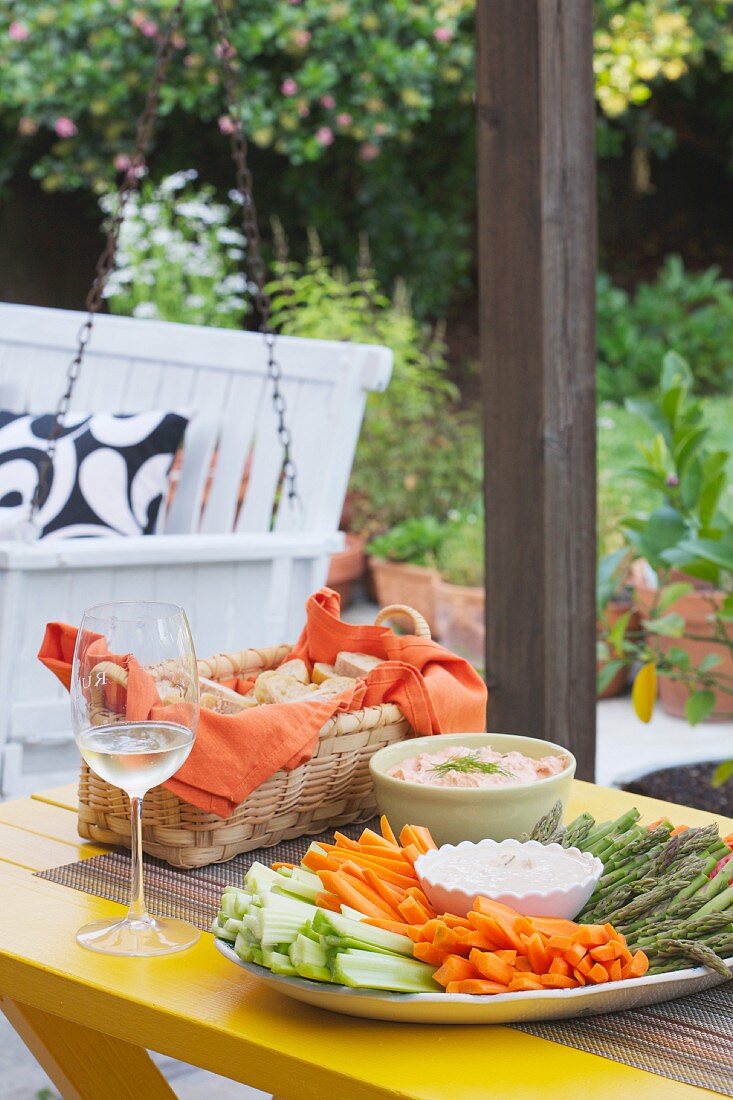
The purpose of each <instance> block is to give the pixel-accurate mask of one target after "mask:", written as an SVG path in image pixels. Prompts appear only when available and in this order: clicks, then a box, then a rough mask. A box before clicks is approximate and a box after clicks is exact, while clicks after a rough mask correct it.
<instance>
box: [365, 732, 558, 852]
mask: <svg viewBox="0 0 733 1100" xmlns="http://www.w3.org/2000/svg"><path fill="white" fill-rule="evenodd" d="M454 745H455V746H456V747H458V746H459V745H460V746H465V747H468V748H477V749H478V748H485V747H486V746H490V747H491V748H492V749H495V750H496V751H497V752H521V753H524V755H525V756H531V757H533V758H534V759H538V758H539V757H541V756H550V755H554V754H556V753H562V754H564V755H565V756H567V758H568V766H567V768H565V770H564V771H562V772H560V773H559V774H558V775H552V776H550V777H549V778H548V779H539V780H538V781H537V782H536V783H530V784H527V785H526V786H522V787H503V788H501V787H497V788H491V787H489V788H483V789H482V788H476V787H472V788H464V787H428V786H426V785H425V784H423V783H411V782H410V781H409V780H406V779H393V778H392V777H391V776H389V775H388V774H387V772H389V771H390V770H391V769H392V768H393V767H394V766H395V764H399V763H400V762H401V761H402V760H406V759H407V758H408V757H410V756H417V755H418V754H419V753H421V752H431V753H433V752H439V751H440V750H441V749H445V748H450V747H451V746H454ZM369 768H370V771H371V774H372V779H373V781H374V789H375V792H376V798H377V805H378V807H379V812H380V813H383V814H386V815H387V818H388V820H389V823H390V825H391V826H392V828H393V829H394V831H395V832H396V833H398V832H399V831H400V829H402V827H403V826H404V825H427V827H428V828H429V829H430V832H431V833H432V835H433V838H434V840H435V842H436V844H459V843H460V841H462V840H473V841H478V840H485V839H487V838H488V839H490V840H507V839H508V838H509V837H518V836H519V835H520V834H521V833H528V832H530V831H531V829H532V827H533V826H534V824H535V823H536V822H537V821H538V820H539V819H540V818H541V817H542V815H543V814H546V813H547V811H548V810H549V809H551V807H552V806H553V804H554V803H555V802H557V800H558V799H559V800H560V801H561V802H562V805H563V811H565V809H566V808H567V803H568V799H569V798H570V790H571V787H572V782H573V776H574V775H575V757H574V756H573V755H572V753H570V752H568V750H567V749H565V748H563V747H562V746H561V745H554V744H553V743H552V742H551V741H540V740H538V739H537V738H535V737H518V736H515V735H514V734H508V733H446V734H440V735H438V736H435V737H415V738H412V739H410V740H408V741H400V742H399V744H396V745H388V746H387V747H386V748H384V749H380V750H379V752H376V753H375V754H374V756H373V757H372V759H371V761H370V763H369Z"/></svg>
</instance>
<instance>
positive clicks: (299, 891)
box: [272, 878, 323, 905]
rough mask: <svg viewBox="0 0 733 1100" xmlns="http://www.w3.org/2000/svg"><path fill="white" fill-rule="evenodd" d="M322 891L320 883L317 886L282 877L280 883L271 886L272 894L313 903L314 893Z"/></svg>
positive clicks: (314, 899)
mask: <svg viewBox="0 0 733 1100" xmlns="http://www.w3.org/2000/svg"><path fill="white" fill-rule="evenodd" d="M322 891H323V887H322V886H321V884H320V883H319V884H318V888H316V887H315V886H310V885H309V884H308V883H307V882H299V881H298V880H297V879H292V878H289V879H283V881H282V883H276V884H275V885H274V886H273V888H272V892H273V894H282V895H283V896H284V897H294V898H299V899H300V900H301V901H309V902H311V904H313V905H315V902H316V894H320V893H321V892H322Z"/></svg>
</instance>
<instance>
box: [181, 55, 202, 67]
mask: <svg viewBox="0 0 733 1100" xmlns="http://www.w3.org/2000/svg"><path fill="white" fill-rule="evenodd" d="M183 64H184V65H185V66H186V68H187V69H192V68H193V67H194V65H200V64H201V58H200V57H199V56H198V54H195V53H187V54H186V56H185V57H184V59H183Z"/></svg>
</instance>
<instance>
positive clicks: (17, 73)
mask: <svg viewBox="0 0 733 1100" xmlns="http://www.w3.org/2000/svg"><path fill="white" fill-rule="evenodd" d="M173 5H174V0H157V3H156V4H155V5H153V4H151V3H147V4H146V3H139V2H136V0H55V2H51V0H47V2H44V0H15V2H14V3H13V4H8V5H5V6H4V7H3V9H2V11H0V69H1V70H2V73H3V80H2V83H1V84H0V129H1V132H2V135H3V137H2V145H3V148H2V157H1V158H0V164H2V166H3V167H2V171H3V174H4V181H5V182H8V181H10V180H11V179H12V177H13V173H15V172H17V171H19V170H20V169H21V168H22V170H23V171H25V170H27V169H28V168H29V167H30V168H31V170H32V172H33V174H34V175H35V176H36V177H37V178H38V179H40V180H41V182H42V186H43V187H45V188H47V189H48V190H54V189H60V188H66V189H68V188H79V187H90V188H92V189H93V190H95V191H96V192H98V193H100V194H101V193H103V192H105V191H106V190H107V189H108V187H109V182H110V179H111V178H112V177H113V175H114V172H115V170H116V169H120V168H124V164H125V157H126V155H127V154H128V153H129V150H130V146H131V140H132V128H133V120H134V118H135V116H136V114H137V113H138V111H139V109H140V107H141V103H142V94H143V89H144V88H145V86H146V84H147V82H148V79H149V77H150V74H151V70H152V64H153V56H154V52H155V45H156V41H157V39H158V37H159V35H160V32H161V27H162V25H163V24H164V22H165V19H166V16H167V14H168V13H169V12H170V10H171V8H172V7H173ZM228 6H229V11H230V16H231V20H232V25H233V34H232V38H233V44H234V46H235V48H236V51H237V54H238V57H239V58H240V62H241V64H240V74H239V75H240V83H241V88H242V97H241V101H240V103H239V104H238V107H237V113H238V114H239V115H240V117H241V119H242V121H243V123H244V126H245V129H246V131H247V133H248V135H249V136H250V138H251V141H252V144H253V146H254V151H255V160H256V161H257V168H258V173H257V174H258V178H259V179H260V180H261V186H260V188H259V194H260V196H267V202H266V203H263V202H262V201H261V205H263V206H265V207H266V212H267V213H272V212H279V213H280V214H281V215H282V216H283V218H284V220H285V221H286V224H287V225H288V226H289V227H292V226H295V225H301V226H302V225H317V226H318V227H319V230H320V231H321V233H322V234H323V237H324V241H325V244H326V246H327V248H328V249H329V251H330V252H331V253H332V254H334V255H336V256H337V258H339V259H343V258H347V257H348V255H349V249H350V248H351V247H352V246H353V240H354V236H355V235H356V233H357V232H358V230H359V229H368V231H369V234H370V238H371V241H372V245H373V248H374V253H375V256H376V257H377V260H378V264H379V274H380V280H381V282H382V283H383V285H390V284H391V282H392V281H393V279H394V278H395V276H397V275H400V274H401V275H403V276H405V277H406V278H407V280H408V282H409V284H410V285H411V287H412V288H413V291H414V293H415V295H416V304H417V307H418V312H419V313H420V314H424V313H425V312H432V313H433V314H434V315H438V314H440V313H442V312H444V310H445V307H446V305H447V303H448V302H449V301H450V299H451V297H452V296H453V293H454V291H455V289H456V287H460V286H461V284H462V283H465V282H466V280H467V278H468V276H469V274H470V264H471V250H470V248H469V245H468V242H469V239H470V235H471V231H472V210H473V192H474V186H473V174H474V148H473V132H474V111H473V106H472V98H473V91H474V72H473V70H474V45H475V33H474V28H473V14H474V12H473V6H474V5H473V0H422V2H421V3H415V2H414V0H394V2H392V3H389V4H382V5H375V4H374V3H373V0H282V2H280V3H271V2H270V0H247V2H246V3H245V0H230V2H229V5H228ZM595 11H596V38H595V45H596V56H595V74H596V96H597V101H598V106H599V129H600V131H601V134H602V138H603V141H602V145H601V148H602V149H603V150H604V152H606V153H608V152H613V151H615V152H618V151H620V150H621V149H622V148H624V147H629V146H634V147H637V148H639V147H650V148H651V149H652V150H653V151H655V152H657V153H660V154H664V153H665V152H666V151H668V150H669V148H670V147H671V145H672V144H673V143H674V140H675V133H674V127H673V126H671V125H670V123H669V121H668V120H664V119H661V118H659V117H657V115H656V114H655V113H654V112H652V110H651V107H652V106H653V104H654V102H655V97H658V96H659V95H660V94H661V93H662V92H663V91H664V88H665V87H666V86H671V85H675V84H680V85H681V86H684V93H685V95H686V96H687V97H694V95H695V92H696V87H697V81H698V80H700V79H702V76H701V74H704V79H705V81H706V84H705V88H706V91H707V89H708V88H709V85H710V81H711V80H715V79H717V77H716V74H718V76H720V74H721V73H725V72H727V71H730V69H731V68H732V67H733V8H732V7H731V5H730V3H728V2H726V0H643V2H642V0H596V2H595ZM176 47H177V49H176V56H175V59H174V64H173V65H172V67H171V73H170V79H169V83H168V85H167V87H166V89H165V90H164V93H163V97H162V102H161V111H162V113H163V115H164V116H165V120H166V121H164V125H163V127H162V131H161V134H160V142H159V153H158V161H157V164H156V174H157V175H162V174H164V172H165V170H173V169H177V168H180V167H181V161H182V160H183V159H184V157H185V160H187V161H189V160H190V154H189V155H185V154H183V153H182V150H183V149H185V148H186V147H188V148H189V149H190V147H191V136H192V134H194V133H195V134H197V135H198V140H197V142H196V144H197V145H198V147H199V148H200V149H201V159H202V163H200V164H198V165H196V167H198V168H199V169H200V170H204V169H205V170H206V171H207V173H209V172H210V173H211V174H212V175H213V176H214V177H216V178H218V177H219V176H220V175H221V173H222V172H223V166H225V165H226V164H227V156H228V154H227V151H226V148H225V144H224V141H223V140H221V141H220V142H218V141H217V140H216V138H215V137H213V138H209V137H204V130H203V129H201V128H200V126H202V125H205V126H206V127H208V129H209V130H211V129H212V128H215V127H216V125H217V123H218V126H219V129H221V130H222V132H223V133H226V132H227V131H228V130H229V129H230V128H231V119H230V118H229V116H228V114H227V111H226V108H225V106H224V103H223V97H222V89H221V86H220V83H219V76H218V69H217V63H216V57H215V56H214V51H213V44H212V42H211V3H210V0H187V2H186V4H185V14H184V21H183V25H182V29H181V33H180V35H179V36H178V37H177V39H176ZM716 112H717V114H718V115H720V116H721V118H722V123H723V126H724V125H725V118H728V120H729V122H730V119H731V118H733V97H731V94H730V92H727V93H726V92H724V91H723V86H722V85H721V95H720V96H719V97H717V100H716ZM728 128H729V126H728ZM176 135H178V140H177V139H176ZM0 182H2V180H0Z"/></svg>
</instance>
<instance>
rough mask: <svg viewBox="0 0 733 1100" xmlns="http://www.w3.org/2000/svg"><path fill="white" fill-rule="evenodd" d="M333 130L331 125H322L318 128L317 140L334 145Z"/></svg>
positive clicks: (323, 143) (322, 143)
mask: <svg viewBox="0 0 733 1100" xmlns="http://www.w3.org/2000/svg"><path fill="white" fill-rule="evenodd" d="M333 140H334V139H333V130H332V129H331V127H330V126H321V128H320V130H316V141H317V142H318V144H319V145H333Z"/></svg>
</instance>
